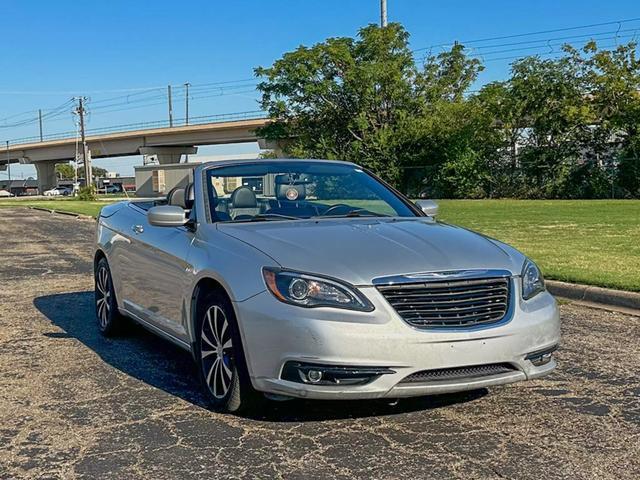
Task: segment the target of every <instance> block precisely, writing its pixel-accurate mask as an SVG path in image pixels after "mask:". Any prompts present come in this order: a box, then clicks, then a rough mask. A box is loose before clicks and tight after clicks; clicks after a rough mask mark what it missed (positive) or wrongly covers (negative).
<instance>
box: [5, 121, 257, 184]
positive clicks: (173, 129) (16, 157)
mask: <svg viewBox="0 0 640 480" xmlns="http://www.w3.org/2000/svg"><path fill="white" fill-rule="evenodd" d="M245 116H246V115H245ZM255 117H256V118H241V119H229V120H226V119H222V120H219V119H217V121H209V122H208V123H198V124H190V125H181V126H163V127H156V128H139V129H132V130H126V129H125V130H122V131H114V132H108V133H95V134H93V133H89V134H88V135H87V137H86V142H87V146H88V149H89V151H90V155H91V158H108V157H121V156H127V155H155V156H157V158H158V162H159V163H161V164H167V163H177V162H179V161H180V157H181V155H183V154H193V153H196V152H197V146H198V145H221V144H228V143H246V142H255V141H257V140H258V137H257V136H256V133H255V130H256V129H257V128H259V127H263V126H264V125H266V124H267V122H268V119H266V118H264V117H263V116H260V117H259V118H258V116H257V115H255ZM124 127H126V126H124ZM124 127H123V128H124ZM76 144H77V139H76V137H75V136H73V137H66V138H58V139H55V138H54V139H50V140H44V141H31V142H28V143H10V144H9V148H8V149H3V151H2V154H0V158H1V159H2V160H3V163H6V161H7V160H9V161H11V162H19V163H32V164H34V165H35V167H36V171H37V176H38V189H39V190H40V193H42V192H43V191H44V190H47V189H49V188H53V187H55V186H56V175H55V165H56V164H57V163H62V162H68V161H70V160H74V159H75V156H76ZM78 148H79V151H80V152H81V151H82V146H78Z"/></svg>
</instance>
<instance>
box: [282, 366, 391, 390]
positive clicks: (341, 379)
mask: <svg viewBox="0 0 640 480" xmlns="http://www.w3.org/2000/svg"><path fill="white" fill-rule="evenodd" d="M393 373H396V372H395V370H391V369H390V368H387V367H357V366H353V367H352V366H346V365H322V364H318V363H303V362H296V361H289V362H286V363H285V364H284V366H283V368H282V373H281V377H280V378H282V379H283V380H288V381H290V382H297V383H308V384H313V385H345V386H346V385H364V384H366V383H369V382H370V381H372V380H374V379H376V378H378V377H379V376H380V375H388V374H393Z"/></svg>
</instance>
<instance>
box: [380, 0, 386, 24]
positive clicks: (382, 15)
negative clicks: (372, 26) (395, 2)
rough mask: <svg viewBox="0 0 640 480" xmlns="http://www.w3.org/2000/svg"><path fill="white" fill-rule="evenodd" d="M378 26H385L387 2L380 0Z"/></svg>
mask: <svg viewBox="0 0 640 480" xmlns="http://www.w3.org/2000/svg"><path fill="white" fill-rule="evenodd" d="M380 26H381V27H382V28H384V27H386V26H387V0H380Z"/></svg>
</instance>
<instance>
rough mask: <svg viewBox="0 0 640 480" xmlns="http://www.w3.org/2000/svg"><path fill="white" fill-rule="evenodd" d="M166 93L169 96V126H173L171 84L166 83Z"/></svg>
mask: <svg viewBox="0 0 640 480" xmlns="http://www.w3.org/2000/svg"><path fill="white" fill-rule="evenodd" d="M167 95H168V97H169V126H170V127H173V104H172V102H171V85H167Z"/></svg>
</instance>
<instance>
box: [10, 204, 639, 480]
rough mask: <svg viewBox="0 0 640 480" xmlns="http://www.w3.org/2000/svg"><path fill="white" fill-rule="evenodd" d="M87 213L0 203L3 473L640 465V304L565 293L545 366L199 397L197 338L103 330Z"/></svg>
mask: <svg viewBox="0 0 640 480" xmlns="http://www.w3.org/2000/svg"><path fill="white" fill-rule="evenodd" d="M93 229H94V223H93V221H91V220H78V219H75V218H72V217H67V216H61V215H55V214H48V213H45V212H38V211H33V210H26V209H20V208H15V209H13V208H11V209H8V208H5V209H0V238H1V239H2V240H1V242H0V446H1V447H0V478H2V479H5V478H6V479H10V478H11V479H12V478H117V479H128V478H162V479H170V478H180V479H186V478H228V477H233V478H292V479H293V478H305V479H313V478H363V479H370V478H384V479H393V478H415V479H422V478H514V479H529V478H530V479H535V480H539V479H540V478H553V479H555V478H571V479H581V478H584V479H590V478H598V479H620V478H628V479H637V478H640V373H639V372H640V318H639V317H633V316H626V315H622V314H617V313H610V312H606V311H603V310H595V309H589V308H586V307H580V306H577V305H572V304H567V305H563V306H562V322H563V327H562V330H563V345H562V348H561V350H560V351H559V353H558V359H559V362H560V366H559V369H558V370H557V371H556V372H555V373H554V374H553V375H552V376H549V377H547V378H546V379H543V380H538V381H533V382H527V383H522V384H516V385H512V386H505V387H498V388H492V389H490V390H480V391H477V392H471V393H466V394H457V395H444V396H438V397H430V398H421V399H414V400H405V401H401V402H400V403H399V404H398V405H396V406H391V405H387V404H384V403H380V402H371V401H366V402H365V401H361V402H344V403H343V402H330V403H323V402H303V401H294V402H284V403H273V404H271V408H270V409H269V410H265V411H263V412H257V413H256V414H255V415H254V416H253V417H252V418H247V417H237V416H231V415H221V414H217V413H212V412H210V411H208V410H206V409H204V408H203V407H202V404H203V403H202V402H203V399H202V397H201V395H200V391H199V387H198V385H197V383H196V381H195V380H194V375H193V367H192V365H191V362H190V357H189V355H188V354H187V353H185V352H182V351H180V350H178V349H177V348H174V347H173V346H171V345H169V344H167V343H165V342H163V341H162V340H159V339H156V338H155V337H153V336H152V335H151V334H149V333H147V332H146V331H144V330H142V329H141V328H139V327H131V328H130V329H129V331H128V332H127V333H126V335H124V336H122V337H119V338H115V339H104V338H102V337H101V336H100V335H99V334H98V331H97V329H96V327H95V325H94V319H93V310H92V288H93V287H92V277H91V273H92V262H91V258H92V245H91V242H92V239H93Z"/></svg>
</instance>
